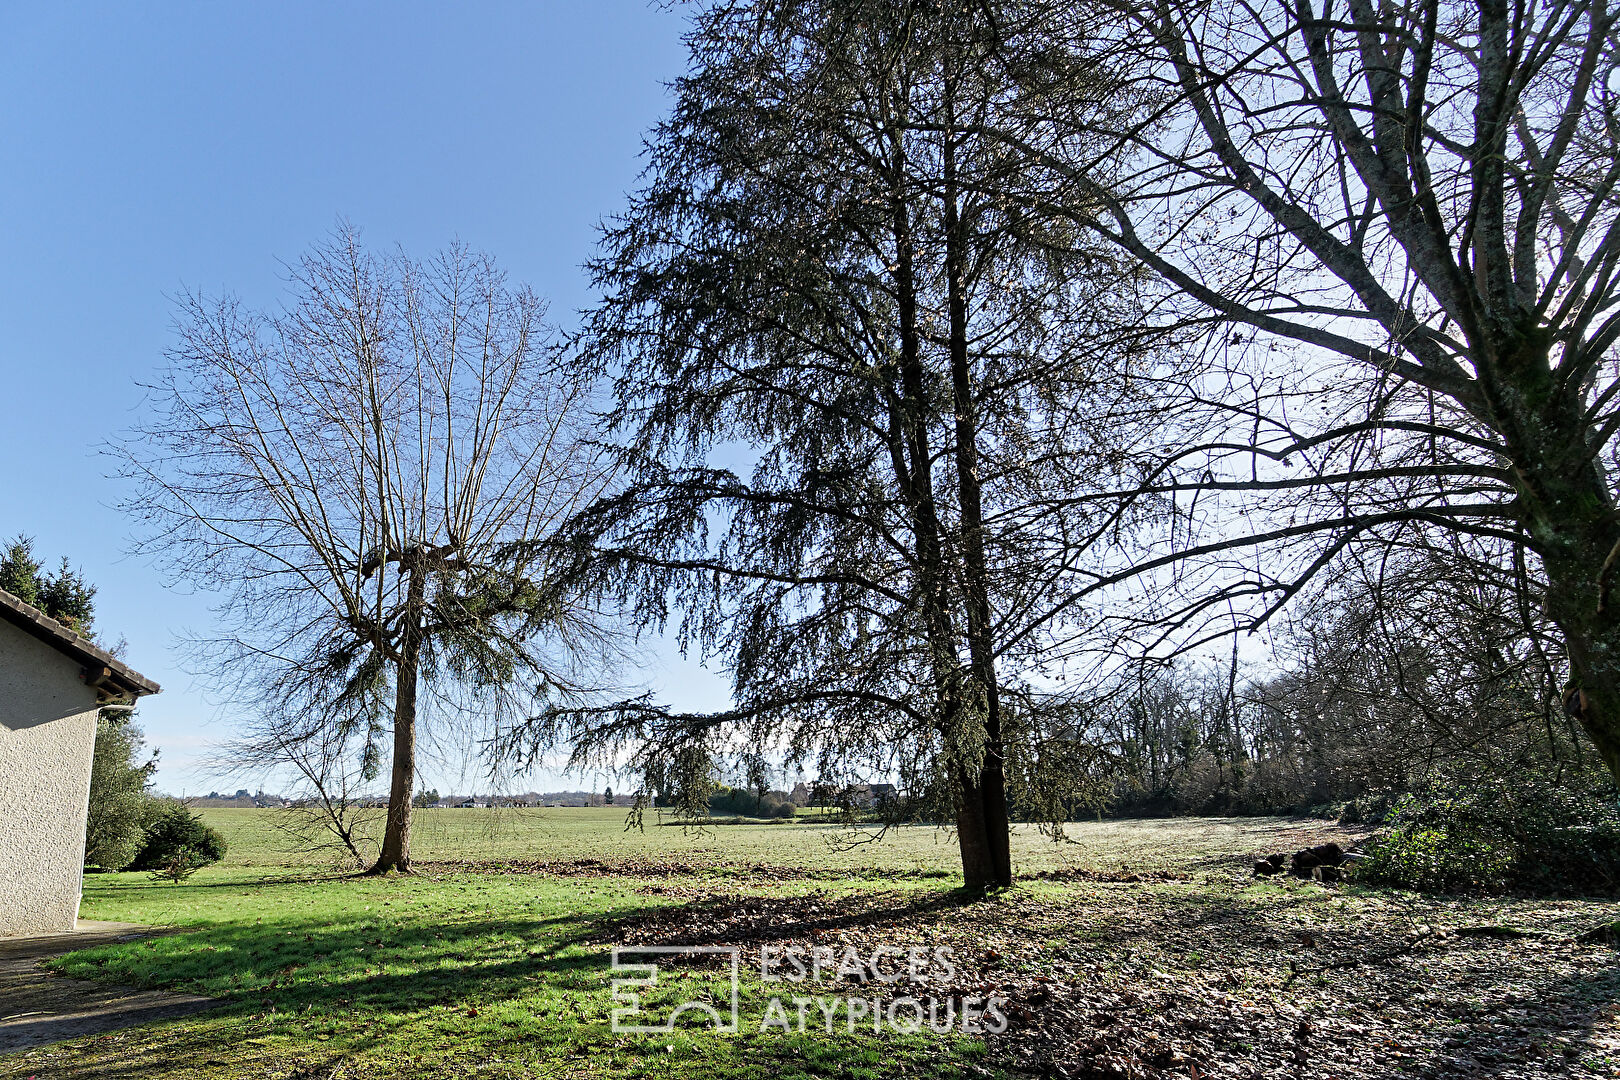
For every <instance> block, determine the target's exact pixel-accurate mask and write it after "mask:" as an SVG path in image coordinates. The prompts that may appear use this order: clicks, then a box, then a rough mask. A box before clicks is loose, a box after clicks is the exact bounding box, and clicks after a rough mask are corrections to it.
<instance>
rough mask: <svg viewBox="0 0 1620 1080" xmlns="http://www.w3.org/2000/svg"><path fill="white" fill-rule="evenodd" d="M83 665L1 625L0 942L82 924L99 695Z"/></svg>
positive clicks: (10, 626) (19, 632) (26, 635)
mask: <svg viewBox="0 0 1620 1080" xmlns="http://www.w3.org/2000/svg"><path fill="white" fill-rule="evenodd" d="M79 672H80V667H79V664H78V663H77V662H75V661H73V660H71V659H69V658H68V657H66V656H63V655H62V654H61V653H59V652H57V651H56V650H55V649H53V648H51V647H50V646H49V645H46V644H45V643H44V642H42V641H40V640H38V639H36V638H34V637H31V636H30V635H28V634H26V633H24V632H23V631H21V630H18V629H17V628H16V627H14V626H12V625H11V624H9V623H4V622H0V935H3V934H25V933H39V932H42V931H50V930H71V929H73V927H74V922H75V920H76V919H77V918H78V915H79V890H80V885H81V882H82V872H83V866H84V820H85V810H86V806H87V804H88V802H89V799H90V759H91V756H92V755H93V754H94V752H95V746H96V711H97V709H96V693H95V691H94V690H92V689H91V688H90V687H88V686H86V685H85V684H84V682H83V680H82V679H81V678H80V676H79Z"/></svg>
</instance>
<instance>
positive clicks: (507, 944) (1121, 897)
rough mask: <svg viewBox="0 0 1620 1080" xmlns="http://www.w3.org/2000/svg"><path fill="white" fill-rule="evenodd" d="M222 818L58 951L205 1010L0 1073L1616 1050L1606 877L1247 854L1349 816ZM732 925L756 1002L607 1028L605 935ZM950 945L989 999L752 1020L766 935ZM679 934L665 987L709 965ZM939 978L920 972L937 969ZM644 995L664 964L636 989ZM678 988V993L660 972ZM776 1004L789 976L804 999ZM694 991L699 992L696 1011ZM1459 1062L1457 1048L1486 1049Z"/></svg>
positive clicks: (1600, 1055) (1183, 1061)
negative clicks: (1506, 875)
mask: <svg viewBox="0 0 1620 1080" xmlns="http://www.w3.org/2000/svg"><path fill="white" fill-rule="evenodd" d="M203 816H204V817H205V818H206V819H207V820H208V821H209V823H210V824H212V825H214V826H215V827H216V828H218V829H220V830H221V831H222V832H223V833H224V834H225V835H226V837H227V838H228V840H229V842H230V845H231V850H230V853H229V855H228V856H227V858H226V859H225V860H224V861H223V862H221V863H220V864H218V865H215V866H211V867H208V868H205V869H203V870H201V871H199V872H197V873H196V874H195V875H194V876H193V877H191V878H190V879H189V880H187V881H185V882H184V883H181V884H178V885H176V884H171V883H168V882H158V881H154V880H153V879H152V878H151V877H150V876H149V875H146V874H132V873H125V874H106V875H89V876H87V877H86V879H85V895H84V903H83V907H82V912H81V914H82V917H83V918H86V919H107V920H121V921H130V922H139V923H146V924H151V925H155V926H161V927H165V928H167V929H168V930H169V931H170V932H168V933H164V934H162V935H159V936H155V937H151V938H147V939H144V940H136V941H130V942H125V943H121V944H117V945H112V946H105V947H100V948H94V949H87V950H83V951H81V952H78V953H73V954H70V955H68V956H66V957H64V958H62V959H61V960H59V961H57V962H56V965H55V966H56V968H57V969H58V970H59V971H60V972H61V973H62V974H64V975H69V976H73V977H77V978H88V979H100V980H110V981H115V982H120V983H125V984H133V985H138V986H142V987H157V988H165V989H172V990H183V991H187V992H191V993H201V994H208V995H211V996H214V997H217V998H219V999H220V1001H221V1007H220V1008H219V1009H218V1010H216V1011H214V1012H212V1013H208V1014H204V1015H201V1016H196V1017H191V1018H188V1019H183V1020H178V1021H170V1022H163V1023H159V1024H155V1025H150V1026H147V1027H143V1028H136V1029H131V1030H126V1031H121V1032H115V1033H112V1034H107V1035H102V1036H97V1037H90V1038H81V1039H77V1040H72V1041H69V1042H66V1043H61V1044H57V1045H54V1046H49V1047H42V1048H39V1049H35V1050H31V1051H25V1052H22V1053H18V1054H15V1055H10V1056H7V1057H0V1076H8V1077H9V1076H17V1077H29V1076H37V1077H39V1078H41V1080H45V1078H72V1080H91V1078H96V1080H103V1078H134V1077H174V1078H181V1077H186V1078H190V1077H203V1078H225V1077H244V1078H245V1077H268V1078H315V1077H320V1078H323V1080H325V1078H330V1080H342V1078H345V1077H347V1078H351V1080H359V1078H373V1077H402V1078H403V1077H410V1078H419V1077H445V1078H450V1077H491V1078H502V1080H507V1078H513V1080H515V1078H531V1077H602V1078H608V1077H671V1078H684V1077H694V1078H695V1077H700V1076H701V1077H704V1078H706V1080H707V1078H725V1077H758V1076H771V1077H780V1078H783V1080H797V1078H811V1077H815V1078H823V1077H826V1078H851V1080H855V1078H880V1077H929V1078H944V1077H958V1076H960V1077H982V1076H1009V1077H1011V1076H1103V1077H1106V1076H1119V1077H1127V1076H1136V1077H1140V1076H1148V1075H1170V1076H1187V1077H1192V1076H1198V1077H1228V1076H1230V1077H1241V1076H1254V1075H1277V1074H1279V1073H1280V1072H1291V1071H1294V1070H1295V1069H1296V1068H1297V1069H1300V1070H1303V1071H1304V1073H1305V1074H1307V1075H1323V1076H1327V1075H1332V1076H1338V1077H1349V1076H1367V1077H1373V1076H1388V1075H1393V1074H1397V1073H1401V1072H1410V1073H1415V1074H1422V1075H1457V1076H1464V1075H1466V1076H1478V1075H1502V1076H1510V1075H1513V1076H1516V1075H1544V1074H1545V1075H1555V1074H1556V1075H1571V1074H1573V1075H1593V1076H1608V1075H1613V1074H1614V1073H1615V1072H1616V1071H1617V1070H1620V1040H1617V1027H1620V1020H1617V1007H1616V1004H1615V1003H1616V1002H1617V1001H1620V954H1617V953H1616V952H1615V950H1613V949H1611V948H1608V947H1605V946H1595V945H1582V944H1578V943H1576V942H1575V941H1574V940H1573V936H1574V934H1575V932H1576V931H1578V930H1579V929H1580V928H1582V927H1583V926H1586V925H1589V924H1590V923H1591V922H1593V921H1595V920H1596V919H1597V918H1598V917H1599V916H1600V915H1602V914H1603V913H1604V912H1605V911H1607V910H1608V909H1609V908H1611V907H1612V904H1604V903H1599V902H1588V901H1581V900H1562V901H1548V900H1537V901H1531V900H1513V899H1494V900H1484V899H1470V898H1461V897H1422V896H1418V895H1415V894H1399V893H1388V892H1374V891H1370V890H1361V889H1357V888H1356V887H1355V886H1353V885H1351V886H1344V887H1326V886H1323V885H1320V884H1317V883H1313V882H1308V881H1295V880H1286V881H1276V880H1265V881H1261V880H1257V879H1255V878H1253V877H1252V876H1251V874H1250V872H1249V860H1250V858H1251V857H1252V856H1253V855H1255V854H1259V853H1264V852H1268V851H1272V850H1292V849H1293V848H1297V847H1300V846H1303V845H1304V844H1307V843H1314V842H1321V841H1322V840H1326V839H1338V840H1340V841H1341V842H1343V841H1354V840H1355V839H1357V838H1358V837H1359V835H1360V834H1359V833H1356V832H1352V831H1349V830H1345V829H1342V828H1340V827H1338V826H1336V825H1333V824H1331V823H1327V822H1321V821H1314V820H1305V819H1278V818H1248V819H1168V820H1151V821H1102V822H1087V823H1079V824H1076V825H1073V826H1071V827H1070V828H1069V830H1068V835H1067V837H1066V838H1065V839H1064V840H1062V841H1061V842H1054V841H1053V840H1052V839H1050V838H1048V837H1044V836H1041V835H1040V834H1039V833H1038V832H1037V831H1036V830H1035V829H1033V828H1029V827H1025V826H1020V827H1019V828H1018V831H1017V834H1016V837H1015V848H1014V860H1015V865H1016V866H1017V868H1018V872H1019V876H1020V881H1019V884H1017V885H1016V886H1015V887H1014V888H1013V889H1011V890H1006V891H1003V892H1000V893H997V894H994V895H992V896H991V897H990V898H988V899H984V900H978V901H972V902H969V901H967V900H966V899H965V898H964V897H963V896H962V895H961V894H960V892H959V891H958V886H959V885H960V875H959V871H958V870H957V867H956V853H955V850H954V848H953V846H952V844H951V837H950V835H949V833H947V832H944V831H941V830H938V829H934V828H929V827H917V826H913V827H908V828H904V829H897V830H891V831H890V832H889V833H887V834H886V835H883V836H881V837H879V836H878V835H877V834H876V831H875V830H872V831H869V832H867V833H865V834H863V835H855V834H851V832H850V831H849V830H847V829H845V828H842V827H840V826H836V825H829V824H812V823H803V822H793V823H781V824H725V825H712V826H709V827H707V828H704V829H688V828H684V827H681V826H679V825H673V824H658V823H657V820H656V818H655V817H654V815H652V814H650V813H649V814H648V815H647V818H646V827H645V829H643V830H636V829H629V830H627V829H626V828H625V825H626V819H625V811H624V810H623V809H619V808H613V807H604V808H559V809H547V810H518V811H504V810H497V811H491V810H487V809H466V810H429V811H423V812H419V813H418V814H417V815H416V825H415V829H414V838H415V839H414V847H415V851H416V856H417V858H418V859H419V860H420V862H419V869H420V872H419V873H417V874H416V875H413V876H409V877H397V876H396V877H388V878H359V877H353V876H351V875H349V874H348V873H346V872H344V871H341V870H338V869H335V868H334V867H333V866H332V865H331V864H330V862H329V861H327V860H326V859H325V857H323V856H319V855H310V854H301V853H295V852H290V851H288V850H287V849H286V847H285V843H284V839H283V835H282V834H281V833H280V832H279V831H278V830H277V829H275V828H274V827H273V822H274V820H275V819H274V816H273V812H271V811H263V810H205V811H203ZM672 944H673V945H693V944H696V945H735V946H739V947H740V949H741V957H742V963H741V969H742V986H741V993H740V1018H741V1019H740V1024H739V1030H738V1031H737V1032H736V1033H729V1034H720V1033H715V1032H714V1031H712V1030H709V1029H707V1028H705V1027H704V1026H703V1025H702V1024H698V1023H695V1022H693V1023H685V1022H683V1023H682V1024H681V1025H679V1026H678V1029H677V1031H675V1032H674V1033H671V1034H658V1035H618V1034H615V1033H614V1032H613V1031H612V1029H611V1027H610V1018H611V1015H612V1010H613V1008H614V1005H615V1002H614V1000H613V997H612V989H611V983H612V979H613V978H614V973H613V972H612V970H611V967H610V956H611V953H612V950H613V949H614V948H615V947H616V946H638V945H672ZM770 946H783V947H790V948H793V947H798V948H804V949H810V948H815V947H821V948H825V949H830V950H832V951H833V952H834V953H835V954H838V955H842V954H843V953H844V952H845V951H846V950H850V949H854V950H856V952H857V953H859V954H861V955H870V954H871V952H872V950H874V949H876V948H879V947H884V948H888V949H893V950H900V951H902V952H904V951H905V950H909V949H912V948H917V947H921V948H923V949H925V950H934V949H940V948H945V949H949V950H950V954H951V956H952V957H953V958H954V962H953V964H952V965H951V968H952V970H950V971H948V972H940V971H935V972H931V973H929V974H927V975H925V976H924V977H923V979H922V984H921V985H918V986H908V987H907V988H906V989H905V990H901V989H898V988H896V987H889V986H884V985H881V984H875V983H872V982H863V981H861V980H858V979H854V978H847V977H846V978H845V979H843V980H842V981H834V982H830V983H823V984H819V985H817V986H816V987H814V988H812V989H810V990H807V989H805V988H804V987H795V988H791V989H789V990H788V991H786V993H787V994H794V993H796V994H806V993H815V994H819V995H820V996H821V997H822V998H826V999H830V998H832V997H835V996H837V995H844V996H849V997H861V998H863V999H870V1000H875V1001H877V1002H878V1004H879V1007H880V1008H881V1007H882V1003H883V1000H884V999H885V998H890V999H892V998H893V997H894V996H895V995H897V994H900V993H910V994H917V995H924V994H926V995H937V996H939V997H942V998H946V999H951V1000H959V999H963V998H970V997H983V996H986V995H996V996H998V997H999V998H1001V999H1002V1000H1004V1001H1005V1002H1006V1006H1005V1008H1006V1014H1007V1017H1008V1027H1007V1030H1006V1031H1005V1032H1001V1033H991V1034H981V1033H968V1032H963V1031H960V1030H955V1029H953V1030H952V1031H951V1032H950V1033H947V1034H937V1033H934V1032H931V1031H927V1030H923V1031H916V1032H909V1031H904V1030H896V1029H894V1028H890V1027H882V1026H880V1027H881V1030H879V1029H875V1028H874V1027H873V1026H871V1025H870V1024H869V1023H868V1022H866V1021H865V1020H864V1019H861V1020H858V1021H855V1022H851V1021H850V1020H849V1018H848V1017H847V1016H846V1015H845V1014H844V1013H839V1014H837V1015H836V1016H834V1017H832V1018H830V1019H828V1018H825V1017H824V1014H822V1013H819V1012H817V1011H816V1009H814V1008H812V1009H811V1010H810V1013H809V1023H808V1024H807V1025H805V1027H804V1029H803V1030H798V1028H797V1025H796V1024H795V1025H794V1026H793V1029H791V1030H786V1031H784V1030H781V1029H780V1028H773V1027H769V1026H766V1025H764V1024H763V1023H762V1020H763V1018H764V1017H765V1016H767V1015H768V1009H769V999H770V998H771V996H772V995H784V993H785V992H784V988H783V986H782V985H781V984H773V983H768V982H766V981H764V980H763V979H762V978H761V977H760V974H759V960H760V951H761V949H762V947H770ZM722 974H723V971H721V970H720V969H717V968H716V967H715V966H714V965H712V964H704V963H698V964H695V965H691V966H686V967H682V966H679V965H677V966H676V967H675V968H674V969H673V970H671V971H670V972H668V973H667V977H666V981H665V982H664V983H663V984H662V986H661V988H660V990H659V993H667V994H676V995H678V994H679V993H681V992H684V991H685V990H686V989H687V988H689V987H707V988H708V990H705V991H704V992H705V993H707V992H709V991H710V990H712V984H713V980H714V979H715V978H717V977H719V976H720V975H722ZM930 980H931V981H930ZM652 999H653V995H651V994H650V995H649V1000H652ZM670 1000H673V999H670ZM791 1009H792V1007H791V1006H789V1010H790V1011H791ZM687 1019H688V1020H690V1019H691V1018H690V1017H688V1018H687ZM1470 1070H1471V1071H1470Z"/></svg>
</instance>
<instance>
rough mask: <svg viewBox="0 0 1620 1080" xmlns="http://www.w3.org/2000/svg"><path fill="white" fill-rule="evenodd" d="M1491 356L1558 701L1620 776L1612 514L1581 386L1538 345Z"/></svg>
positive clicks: (1619, 607)
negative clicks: (1564, 383) (1551, 626)
mask: <svg viewBox="0 0 1620 1080" xmlns="http://www.w3.org/2000/svg"><path fill="white" fill-rule="evenodd" d="M1498 364H1499V369H1498V370H1499V371H1500V375H1499V381H1498V383H1497V386H1496V387H1495V388H1494V389H1496V390H1497V392H1496V393H1495V394H1493V395H1491V397H1492V412H1493V413H1494V414H1495V420H1496V424H1495V426H1496V428H1497V430H1498V431H1500V432H1502V433H1503V435H1504V437H1505V441H1506V443H1507V456H1508V458H1509V460H1510V462H1511V463H1512V467H1513V477H1514V487H1515V488H1516V490H1517V492H1518V496H1519V498H1518V503H1519V514H1520V523H1521V525H1522V527H1523V528H1524V531H1525V532H1527V533H1528V534H1529V535H1530V536H1531V538H1532V539H1533V540H1534V541H1535V544H1536V547H1537V548H1538V549H1539V550H1540V554H1541V561H1542V569H1543V570H1544V571H1545V573H1546V576H1547V595H1546V599H1545V605H1546V610H1547V615H1548V617H1549V618H1551V619H1552V620H1553V622H1554V623H1556V624H1557V626H1558V628H1559V630H1560V632H1562V634H1563V636H1564V647H1565V650H1566V651H1567V653H1568V655H1569V664H1570V686H1569V688H1568V690H1567V691H1566V700H1565V709H1566V711H1567V712H1568V713H1569V715H1571V716H1573V717H1574V718H1575V719H1577V720H1578V721H1579V722H1580V724H1581V726H1582V727H1583V728H1585V729H1586V733H1587V735H1589V736H1590V737H1591V739H1592V742H1593V744H1594V745H1595V746H1596V747H1597V750H1598V753H1599V754H1601V755H1602V757H1603V761H1604V763H1605V764H1606V765H1608V767H1609V772H1610V773H1611V774H1613V775H1614V777H1615V779H1616V780H1620V593H1617V591H1616V589H1615V577H1616V575H1617V574H1620V514H1617V513H1616V508H1615V504H1614V498H1613V496H1612V494H1611V493H1610V491H1609V487H1608V483H1607V481H1606V479H1605V477H1604V472H1603V468H1602V466H1601V464H1600V462H1599V460H1598V458H1597V453H1596V450H1595V449H1594V448H1593V447H1591V446H1590V445H1589V440H1590V439H1591V438H1592V435H1593V432H1592V425H1591V423H1590V422H1589V421H1588V420H1587V418H1586V415H1585V413H1586V409H1585V403H1584V402H1583V400H1582V399H1581V397H1580V395H1579V394H1578V393H1575V392H1573V391H1572V390H1570V389H1565V388H1561V387H1559V386H1558V376H1557V375H1556V374H1555V373H1554V372H1553V371H1552V370H1551V368H1550V365H1549V364H1548V362H1547V358H1546V355H1545V353H1544V352H1540V353H1535V354H1532V355H1530V356H1528V357H1524V358H1518V357H1513V356H1511V355H1510V356H1508V357H1507V358H1506V360H1503V361H1498ZM1561 389H1562V390H1563V392H1560V390H1561Z"/></svg>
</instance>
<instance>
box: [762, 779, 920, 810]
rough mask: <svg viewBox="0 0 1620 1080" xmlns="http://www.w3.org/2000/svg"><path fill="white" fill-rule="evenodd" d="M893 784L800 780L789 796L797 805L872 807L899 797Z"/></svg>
mask: <svg viewBox="0 0 1620 1080" xmlns="http://www.w3.org/2000/svg"><path fill="white" fill-rule="evenodd" d="M899 794H900V793H899V791H898V790H897V789H896V788H895V786H894V785H893V784H848V785H845V786H843V787H840V786H839V785H837V784H829V783H827V782H826V781H824V780H817V781H816V782H815V783H814V784H806V783H804V782H802V781H801V782H799V783H797V784H794V785H793V791H792V792H791V793H790V794H789V796H788V798H789V799H790V800H791V801H792V802H793V804H794V805H795V806H811V805H814V804H821V805H843V806H854V807H859V808H861V809H870V808H872V807H874V806H881V805H883V804H884V803H887V802H892V801H894V800H895V799H897V798H899Z"/></svg>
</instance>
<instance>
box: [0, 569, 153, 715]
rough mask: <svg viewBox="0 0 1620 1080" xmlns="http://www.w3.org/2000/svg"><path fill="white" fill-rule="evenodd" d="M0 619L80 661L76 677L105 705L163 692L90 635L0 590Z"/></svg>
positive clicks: (66, 655)
mask: <svg viewBox="0 0 1620 1080" xmlns="http://www.w3.org/2000/svg"><path fill="white" fill-rule="evenodd" d="M0 620H4V621H5V622H8V623H10V624H11V625H12V626H15V627H16V628H17V629H19V630H21V631H23V632H24V633H26V634H29V635H31V636H32V637H35V638H37V639H38V640H40V641H43V642H44V643H45V644H47V645H49V646H51V647H52V648H53V649H55V650H56V651H57V652H59V653H61V654H62V655H63V656H65V657H67V658H68V659H70V660H75V661H77V662H78V663H79V665H80V667H81V669H82V670H81V671H80V672H79V677H80V678H81V679H83V680H84V682H85V684H86V685H87V686H89V687H90V688H91V689H93V690H95V692H96V699H97V700H98V701H99V702H101V703H103V704H105V703H106V702H109V701H115V700H117V699H119V698H138V697H142V696H144V695H147V694H156V693H159V692H161V691H162V689H163V688H162V687H160V686H159V685H158V684H157V683H155V682H153V681H152V680H151V679H148V678H147V677H146V676H145V675H142V674H141V673H140V672H138V671H136V670H135V669H134V668H132V667H130V666H129V665H128V664H126V663H124V662H123V661H122V660H120V659H118V658H117V657H116V656H114V655H113V654H112V653H110V652H108V651H107V650H105V649H103V648H101V647H100V646H98V645H96V644H94V643H93V642H91V641H90V639H89V638H86V637H83V636H81V635H79V634H76V633H74V632H73V631H72V630H70V629H68V628H67V627H66V626H64V625H62V624H61V623H59V622H57V621H56V620H55V619H53V618H51V617H50V616H49V615H47V614H45V613H44V612H43V611H41V610H39V608H37V607H35V606H34V605H32V604H29V603H26V602H24V601H22V600H19V599H18V598H17V597H15V596H13V595H12V594H11V593H8V592H6V591H5V590H4V589H0Z"/></svg>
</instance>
